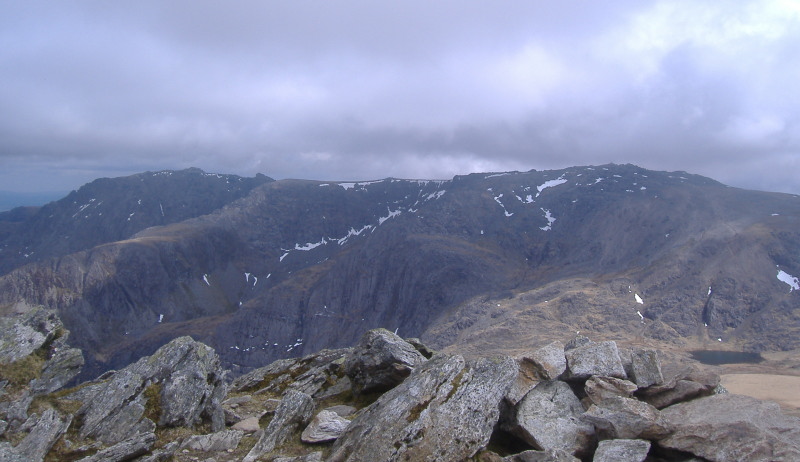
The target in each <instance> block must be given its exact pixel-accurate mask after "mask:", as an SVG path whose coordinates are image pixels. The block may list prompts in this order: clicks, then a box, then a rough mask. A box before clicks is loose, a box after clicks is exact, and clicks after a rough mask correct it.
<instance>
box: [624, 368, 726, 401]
mask: <svg viewBox="0 0 800 462" xmlns="http://www.w3.org/2000/svg"><path fill="white" fill-rule="evenodd" d="M719 383H720V378H719V375H717V374H715V373H713V372H710V371H700V370H695V369H689V370H682V371H679V372H677V373H675V374H674V375H672V376H671V377H670V379H669V380H667V381H665V382H664V383H662V384H659V385H653V386H651V387H648V388H644V389H641V390H639V391H637V392H636V394H637V396H639V398H640V399H641V400H642V401H645V402H647V403H649V404H652V405H653V406H655V407H656V408H658V409H662V408H665V407H667V406H670V405H672V404H675V403H679V402H683V401H688V400H691V399H695V398H698V397H701V396H709V395H712V394H715V393H718V391H719V387H720V384H719Z"/></svg>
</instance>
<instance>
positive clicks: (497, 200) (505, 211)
mask: <svg viewBox="0 0 800 462" xmlns="http://www.w3.org/2000/svg"><path fill="white" fill-rule="evenodd" d="M502 197H503V195H502V194H500V195H499V196H495V198H494V201H495V202H497V203H498V204H500V207H503V214H505V216H507V217H510V216H512V215H514V213H513V212H509V211H508V210H506V206H505V205H503V203H502V202H500V198H502Z"/></svg>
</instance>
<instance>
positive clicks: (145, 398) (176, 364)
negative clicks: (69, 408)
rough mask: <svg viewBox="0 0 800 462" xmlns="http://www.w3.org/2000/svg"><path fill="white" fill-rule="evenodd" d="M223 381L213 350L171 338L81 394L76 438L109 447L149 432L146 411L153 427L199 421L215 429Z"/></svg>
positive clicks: (220, 420)
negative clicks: (152, 418)
mask: <svg viewBox="0 0 800 462" xmlns="http://www.w3.org/2000/svg"><path fill="white" fill-rule="evenodd" d="M224 379H225V372H224V371H223V370H222V369H221V367H220V363H219V358H218V357H217V355H216V353H214V350H213V349H211V348H210V347H208V346H206V345H204V344H202V343H199V342H195V341H194V340H192V339H191V338H189V337H181V338H178V339H175V340H173V341H171V342H170V343H168V344H167V345H164V346H163V347H161V348H159V349H158V351H156V352H155V353H154V354H153V355H152V356H149V357H144V358H141V359H140V360H139V361H137V362H135V363H134V364H131V365H130V366H128V367H126V368H125V369H122V370H120V371H117V372H115V373H113V374H112V375H111V377H110V378H108V379H106V380H105V381H104V382H101V383H98V384H97V385H96V386H95V387H93V388H91V389H90V390H89V391H87V392H85V395H84V396H82V401H83V403H84V404H83V406H82V407H81V409H79V411H78V414H79V415H81V416H82V417H83V418H82V420H83V425H82V426H81V428H80V431H79V436H80V438H88V437H91V438H96V439H99V440H101V441H103V442H104V443H106V444H113V443H117V442H120V441H122V439H124V438H128V437H130V435H131V433H138V432H142V431H149V430H148V429H149V427H150V424H149V423H148V421H147V420H146V419H145V418H144V413H145V410H146V409H147V408H151V409H153V410H154V414H157V415H158V416H159V417H158V422H157V424H158V425H159V426H185V427H193V426H194V425H196V424H198V423H200V422H201V421H202V419H203V418H205V419H207V420H210V421H211V422H212V430H219V429H221V428H223V427H224V414H223V411H222V407H221V402H222V400H223V399H224V396H225V393H226V390H227V389H226V385H225V381H224Z"/></svg>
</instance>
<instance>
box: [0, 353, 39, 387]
mask: <svg viewBox="0 0 800 462" xmlns="http://www.w3.org/2000/svg"><path fill="white" fill-rule="evenodd" d="M44 363H45V359H44V358H42V356H41V355H39V354H36V353H34V354H30V355H28V356H26V357H24V358H21V359H19V360H17V361H14V362H12V363H7V364H0V380H8V384H9V386H10V387H11V389H12V390H14V389H19V388H21V387H26V386H28V384H29V383H30V381H31V380H33V379H37V378H39V377H40V376H41V375H42V368H43V367H44Z"/></svg>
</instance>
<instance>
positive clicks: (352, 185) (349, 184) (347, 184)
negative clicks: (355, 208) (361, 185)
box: [339, 183, 356, 190]
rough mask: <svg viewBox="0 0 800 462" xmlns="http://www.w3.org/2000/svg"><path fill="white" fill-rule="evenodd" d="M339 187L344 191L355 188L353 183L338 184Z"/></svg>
mask: <svg viewBox="0 0 800 462" xmlns="http://www.w3.org/2000/svg"><path fill="white" fill-rule="evenodd" d="M339 186H341V187H343V188H344V189H345V190H348V189H353V188H355V187H356V184H355V183H339Z"/></svg>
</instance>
